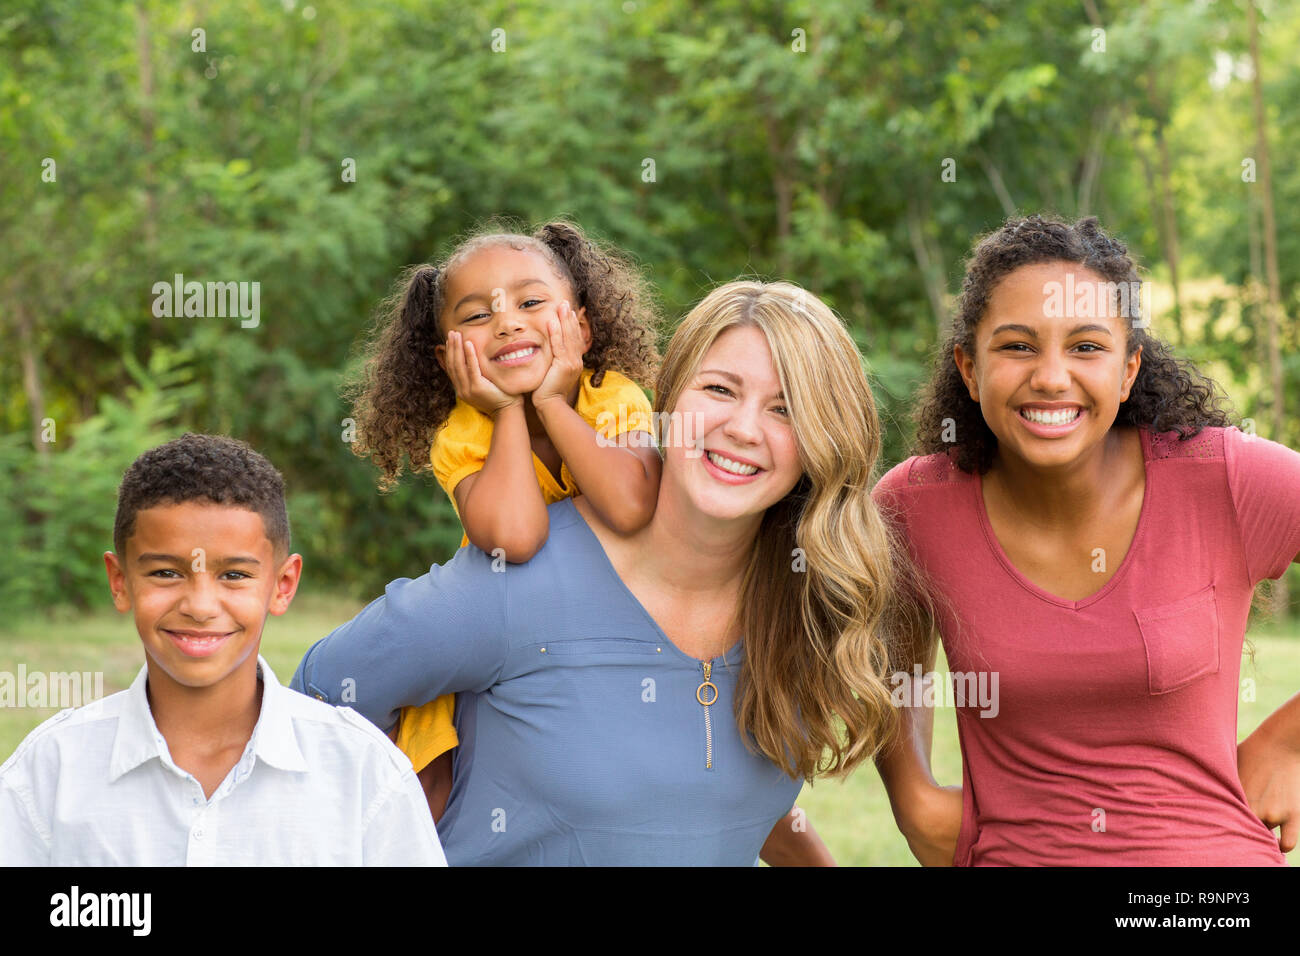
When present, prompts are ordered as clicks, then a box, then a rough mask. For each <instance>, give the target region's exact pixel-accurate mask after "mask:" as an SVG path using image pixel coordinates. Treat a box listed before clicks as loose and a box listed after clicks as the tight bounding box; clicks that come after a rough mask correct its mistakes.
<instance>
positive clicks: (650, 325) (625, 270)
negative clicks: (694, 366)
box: [533, 220, 659, 386]
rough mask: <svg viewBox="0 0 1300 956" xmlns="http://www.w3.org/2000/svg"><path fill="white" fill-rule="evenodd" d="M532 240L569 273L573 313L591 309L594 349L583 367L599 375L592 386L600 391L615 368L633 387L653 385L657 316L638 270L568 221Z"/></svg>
mask: <svg viewBox="0 0 1300 956" xmlns="http://www.w3.org/2000/svg"><path fill="white" fill-rule="evenodd" d="M533 238H534V239H536V240H537V241H538V242H540V243H542V245H544V246H545V247H546V248H547V249H549V250H550V251H551V253H552V254H553V255H554V257H555V259H556V260H558V263H559V264H560V265H563V266H564V268H565V269H566V270H567V271H568V273H569V279H570V280H571V281H572V283H573V288H574V292H575V294H576V295H577V297H578V301H577V302H574V303H572V305H573V307H574V308H575V309H578V308H582V307H584V306H585V307H586V309H587V322H588V323H589V324H590V325H591V348H590V349H588V351H587V354H586V355H585V356H583V364H584V365H586V367H587V368H589V369H591V370H592V371H593V372H594V373H595V374H594V375H592V379H591V380H592V384H593V385H594V386H599V385H600V383H601V381H602V379H603V378H604V374H605V371H606V370H607V369H611V368H613V369H617V370H618V371H619V372H621V373H622V374H624V375H626V376H628V377H629V378H631V379H632V380H633V381H636V382H641V383H646V382H653V381H654V379H655V376H656V374H657V373H658V368H659V353H658V349H657V347H656V341H655V339H656V335H657V332H658V330H657V328H656V325H657V318H656V315H657V313H656V312H655V309H654V306H653V305H652V299H651V296H650V292H649V290H648V289H647V287H646V284H645V280H644V279H642V278H641V274H640V273H639V272H638V271H637V269H636V267H635V266H633V265H632V264H631V263H630V262H629V261H628V260H626V259H624V258H623V257H622V256H620V255H619V254H618V253H616V252H613V251H611V250H607V249H602V248H601V247H600V246H598V245H596V244H595V243H594V242H592V241H591V240H590V239H588V238H587V237H586V236H585V235H584V234H583V232H582V230H581V229H579V228H578V227H577V226H575V225H573V224H572V223H570V222H565V221H563V220H557V221H554V222H548V223H547V224H546V225H544V226H542V227H541V228H540V229H538V230H537V231H536V232H535V233H534V234H533Z"/></svg>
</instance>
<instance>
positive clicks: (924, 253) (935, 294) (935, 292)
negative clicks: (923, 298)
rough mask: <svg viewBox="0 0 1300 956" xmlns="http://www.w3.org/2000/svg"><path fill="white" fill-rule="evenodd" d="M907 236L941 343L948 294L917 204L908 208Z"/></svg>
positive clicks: (945, 326) (944, 329) (944, 328)
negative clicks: (926, 235) (927, 238)
mask: <svg viewBox="0 0 1300 956" xmlns="http://www.w3.org/2000/svg"><path fill="white" fill-rule="evenodd" d="M907 235H908V238H909V239H910V240H911V242H912V255H914V256H915V257H916V265H917V268H918V269H920V272H921V278H922V279H923V280H924V281H925V293H926V295H927V296H929V298H930V308H931V309H932V310H933V311H934V325H935V328H936V330H937V331H938V333H939V341H940V342H942V341H943V340H944V335H945V333H946V332H947V322H946V319H947V297H948V296H947V293H948V290H947V288H946V286H945V284H944V281H943V273H942V270H941V268H940V266H939V264H938V261H937V260H938V258H939V257H938V256H937V255H933V254H932V253H931V251H930V246H929V243H928V241H927V240H926V237H925V226H924V222H923V220H922V217H921V211H920V209H919V208H917V204H916V203H915V202H912V203H909V204H908V206H907Z"/></svg>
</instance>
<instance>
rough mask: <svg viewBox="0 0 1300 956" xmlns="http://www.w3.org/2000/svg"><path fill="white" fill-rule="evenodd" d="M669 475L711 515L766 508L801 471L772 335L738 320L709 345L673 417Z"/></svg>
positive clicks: (666, 467)
mask: <svg viewBox="0 0 1300 956" xmlns="http://www.w3.org/2000/svg"><path fill="white" fill-rule="evenodd" d="M665 442H666V446H667V447H666V448H665V450H664V481H666V482H673V483H674V484H675V485H676V486H677V487H678V488H680V490H681V491H682V492H683V493H684V495H685V497H686V499H687V500H688V501H690V502H691V503H692V504H693V506H694V508H695V509H696V510H697V511H699V512H701V513H703V514H705V515H708V516H710V517H713V518H719V519H734V518H741V517H748V516H752V515H758V514H762V512H763V511H765V510H766V509H767V508H769V507H770V506H771V505H773V504H775V503H776V502H778V501H780V500H781V499H782V498H784V497H785V496H786V495H787V494H788V493H789V492H790V490H791V489H792V488H794V486H795V485H796V484H797V483H798V481H799V478H800V477H801V476H802V474H803V468H802V466H801V465H800V462H799V452H798V449H797V447H796V444H795V436H794V429H793V428H792V427H791V425H790V417H789V410H788V408H787V405H786V400H785V397H784V396H783V395H782V394H781V382H780V379H779V378H778V377H777V374H776V367H775V365H774V364H773V362H772V353H771V351H770V350H769V348H768V345H767V338H766V337H765V336H764V335H763V333H762V332H761V331H759V330H758V329H757V328H755V327H753V326H733V327H732V328H729V329H727V330H726V331H725V332H723V333H722V334H721V335H719V336H718V338H717V339H716V340H715V341H714V343H713V345H712V346H710V347H709V350H708V352H706V353H705V356H704V360H703V362H701V364H700V370H699V372H697V373H696V375H695V377H694V378H693V379H692V380H691V381H690V382H689V383H688V384H687V386H686V388H685V389H684V390H683V391H682V393H681V396H680V397H679V398H678V400H677V407H676V408H675V409H674V410H673V413H672V415H671V417H670V424H669V429H668V434H667V436H666V439H665Z"/></svg>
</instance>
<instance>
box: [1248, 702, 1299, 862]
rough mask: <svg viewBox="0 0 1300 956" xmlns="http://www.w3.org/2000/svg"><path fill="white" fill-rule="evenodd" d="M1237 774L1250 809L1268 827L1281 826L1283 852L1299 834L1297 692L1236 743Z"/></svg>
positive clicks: (1290, 848)
mask: <svg viewBox="0 0 1300 956" xmlns="http://www.w3.org/2000/svg"><path fill="white" fill-rule="evenodd" d="M1237 774H1238V776H1240V777H1241V786H1242V789H1244V790H1245V791H1246V799H1247V801H1248V802H1249V803H1250V809H1251V811H1252V812H1253V813H1254V814H1255V815H1256V816H1258V817H1259V818H1260V819H1261V820H1263V821H1264V825H1265V826H1267V827H1268V828H1269V829H1270V830H1272V829H1275V828H1277V827H1281V836H1280V837H1279V839H1278V846H1280V847H1281V849H1282V852H1283V853H1290V852H1291V851H1292V850H1294V849H1295V847H1296V839H1297V836H1300V694H1296V695H1295V696H1294V697H1292V698H1291V699H1290V700H1288V701H1287V702H1286V703H1285V704H1283V705H1282V706H1281V707H1279V708H1278V709H1277V710H1275V711H1274V712H1273V713H1272V714H1270V715H1269V716H1268V717H1266V718H1265V719H1264V722H1263V723H1261V724H1260V725H1259V726H1258V727H1256V728H1255V732H1254V733H1252V734H1251V735H1250V736H1249V737H1247V738H1246V739H1245V740H1243V741H1242V742H1241V743H1240V744H1238V745H1237Z"/></svg>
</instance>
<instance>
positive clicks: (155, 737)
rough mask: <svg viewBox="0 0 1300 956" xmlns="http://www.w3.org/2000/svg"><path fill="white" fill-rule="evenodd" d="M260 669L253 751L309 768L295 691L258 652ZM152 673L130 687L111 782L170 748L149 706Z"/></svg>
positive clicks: (285, 765) (273, 761) (145, 670)
mask: <svg viewBox="0 0 1300 956" xmlns="http://www.w3.org/2000/svg"><path fill="white" fill-rule="evenodd" d="M257 672H258V677H259V678H260V679H261V681H262V709H261V711H260V713H259V714H258V716H257V725H256V726H255V727H254V728H253V737H252V746H253V753H254V754H255V755H256V756H257V757H258V758H260V759H262V760H264V761H266V762H267V763H268V764H270V765H271V766H272V767H277V768H279V769H280V770H295V771H303V770H307V769H308V767H307V760H306V758H305V757H303V755H302V748H301V747H299V746H298V736H297V734H296V733H294V727H293V718H292V717H291V716H290V714H289V711H288V708H287V706H286V701H285V699H284V695H285V694H292V693H294V691H291V690H289V689H288V688H286V687H282V686H281V685H280V681H279V680H278V679H277V678H276V676H275V672H274V671H273V670H271V665H270V664H268V663H267V662H266V660H265V659H264V658H263V657H262V655H260V654H259V655H258V656H257ZM148 677H149V667H148V665H145V666H144V667H141V668H140V673H139V674H137V675H136V677H135V680H134V681H132V682H131V686H130V687H129V688H128V689H127V692H126V696H127V700H126V706H124V707H123V708H122V714H121V716H120V717H119V718H118V722H117V734H116V736H115V737H114V738H113V753H112V756H111V757H110V758H109V764H108V779H109V782H110V783H111V782H112V781H114V780H117V778H118V777H120V776H122V775H123V774H125V773H127V772H129V771H131V770H134V769H135V768H136V767H138V766H140V764H142V763H144V762H145V761H147V760H151V759H152V758H154V757H158V758H160V759H161V758H162V756H163V755H164V754H165V753H166V752H167V744H166V741H164V740H163V736H162V734H161V733H159V732H158V725H157V724H155V723H154V719H153V712H152V711H151V710H150V709H149V698H148V696H147V694H146V692H145V687H146V682H147V680H148Z"/></svg>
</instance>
